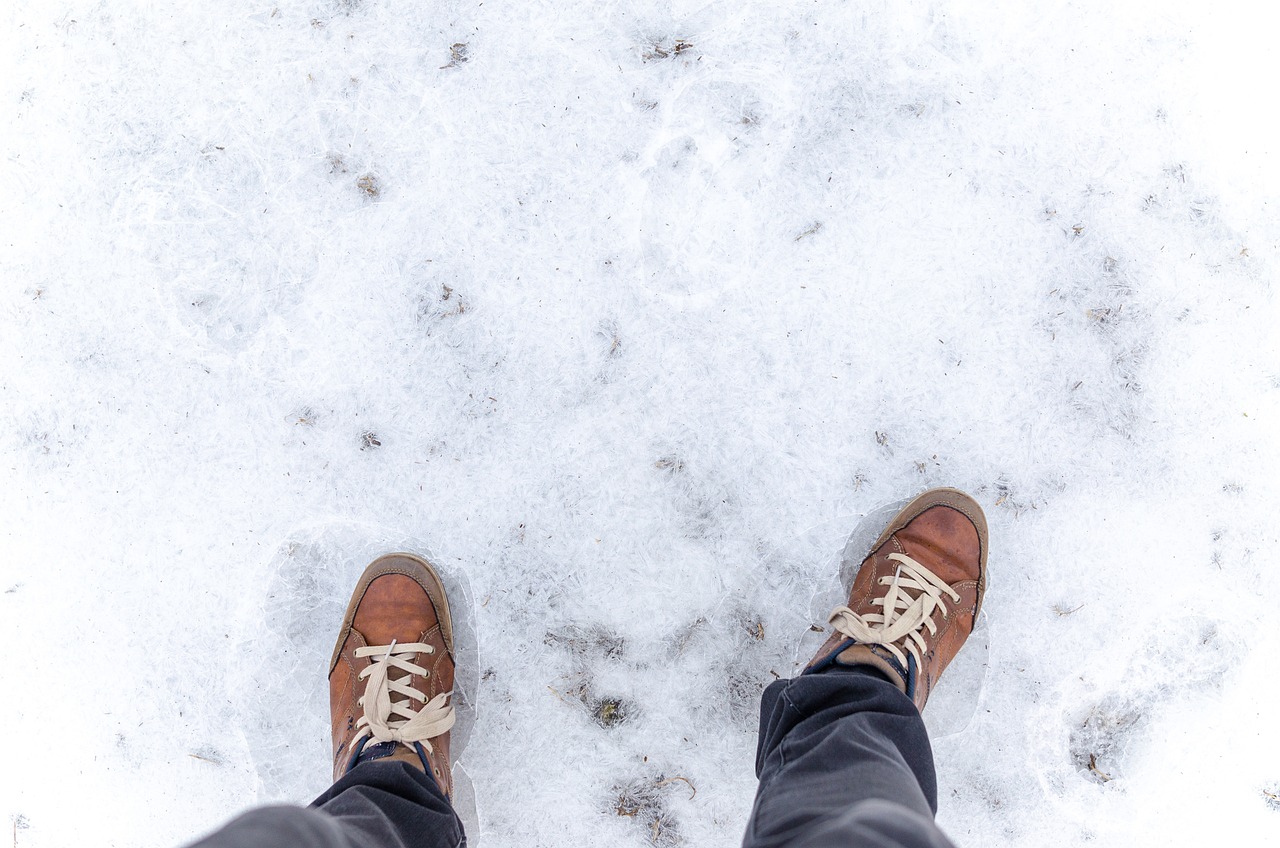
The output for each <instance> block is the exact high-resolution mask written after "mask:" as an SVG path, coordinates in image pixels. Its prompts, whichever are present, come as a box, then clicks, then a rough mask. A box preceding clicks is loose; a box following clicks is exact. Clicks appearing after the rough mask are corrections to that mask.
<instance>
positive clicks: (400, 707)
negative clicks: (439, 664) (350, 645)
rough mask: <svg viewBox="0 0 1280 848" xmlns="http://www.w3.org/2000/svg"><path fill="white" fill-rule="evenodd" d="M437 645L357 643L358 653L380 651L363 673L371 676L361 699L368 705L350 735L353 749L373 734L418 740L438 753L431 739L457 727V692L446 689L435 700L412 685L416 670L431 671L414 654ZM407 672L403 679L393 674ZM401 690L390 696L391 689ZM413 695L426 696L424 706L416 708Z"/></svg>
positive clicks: (422, 699)
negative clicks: (454, 694)
mask: <svg viewBox="0 0 1280 848" xmlns="http://www.w3.org/2000/svg"><path fill="white" fill-rule="evenodd" d="M433 653H435V648H433V647H431V646H430V645H428V644H426V643H424V642H406V643H405V644H403V645H399V644H397V643H395V642H392V643H391V644H390V645H380V646H377V645H369V646H367V647H364V648H356V651H355V655H356V657H376V658H377V659H375V660H374V661H373V663H372V664H370V665H369V667H368V668H366V669H365V670H364V671H362V672H360V676H359V679H360V680H364V679H365V678H368V680H369V682H368V683H366V684H365V687H364V695H363V696H361V698H360V700H359V701H358V702H357V705H358V706H362V707H364V715H362V716H361V717H360V719H359V720H358V721H357V722H356V728H357V729H358V730H359V732H358V733H357V734H356V736H355V738H354V739H352V740H351V748H350V750H353V751H354V750H355V747H356V745H357V744H359V742H360V740H361V739H365V738H368V737H372V738H373V740H374V741H375V742H400V743H403V744H405V745H408V746H410V747H413V743H414V742H421V743H422V744H423V745H424V746H425V747H426V749H427V751H428V752H431V753H434V751H435V749H434V748H432V747H431V743H430V742H428V741H427V740H428V739H434V738H435V737H437V736H440V735H441V734H443V733H447V732H448V731H449V728H451V727H453V723H454V721H455V719H456V716H455V715H454V712H453V706H452V705H451V704H450V703H449V695H450V694H452V693H449V692H441V693H440V694H439V695H436V696H435V697H434V698H432V699H431V700H430V701H428V700H427V696H426V695H424V694H422V693H421V692H419V691H418V690H417V689H414V688H413V687H412V686H410V685H409V683H410V681H412V679H413V678H412V677H411V675H414V674H420V675H422V676H423V677H429V676H430V675H431V672H429V671H427V669H425V668H422V667H421V666H419V665H415V664H414V663H413V662H412V659H413V658H414V657H416V656H417V655H418V654H433ZM393 668H395V669H399V670H400V671H404V672H407V674H405V675H404V676H402V677H401V678H400V679H398V680H392V679H391V678H390V676H389V672H390V671H391V669H393ZM393 693H394V694H396V695H399V696H401V697H399V698H398V699H397V700H395V701H393V700H391V696H392V694H393ZM414 701H420V702H422V706H421V707H419V708H418V709H416V710H415V709H414V708H413V706H414Z"/></svg>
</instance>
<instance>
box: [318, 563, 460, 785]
mask: <svg viewBox="0 0 1280 848" xmlns="http://www.w3.org/2000/svg"><path fill="white" fill-rule="evenodd" d="M453 671H454V669H453V619H452V618H450V616H449V601H448V599H447V598H446V597H445V593H444V586H443V585H442V584H441V582H440V578H439V576H437V575H436V572H435V569H433V568H432V567H431V565H430V563H428V562H427V561H426V560H424V559H421V558H419V557H416V556H414V555H413V554H403V553H401V554H387V555H386V556H383V557H379V558H378V559H376V560H374V561H373V562H372V563H371V564H370V565H369V567H368V568H366V569H365V570H364V574H363V575H361V577H360V582H359V583H357V584H356V589H355V592H354V593H353V594H352V596H351V603H350V604H349V605H348V606H347V615H346V618H345V619H344V620H343V622H342V629H341V630H340V631H339V632H338V644H337V646H336V647H335V648H334V649H333V659H332V660H331V661H330V663H329V709H330V716H331V718H332V721H333V779H334V780H335V781H336V780H337V779H338V778H340V777H341V776H342V775H344V774H346V773H347V772H348V771H350V770H351V769H352V768H353V767H354V766H355V765H356V761H357V760H360V761H364V760H369V759H383V758H390V759H395V760H403V761H404V762H407V763H409V764H411V765H413V766H415V767H417V768H420V769H423V770H424V771H427V772H428V773H430V774H432V775H433V776H434V777H435V780H436V783H437V784H438V785H439V786H440V788H441V789H443V790H444V792H445V794H446V795H448V796H450V797H452V795H453V774H452V772H451V770H450V764H449V729H450V728H451V727H453V722H454V712H453V707H452V705H450V703H449V696H450V694H451V693H452V692H453Z"/></svg>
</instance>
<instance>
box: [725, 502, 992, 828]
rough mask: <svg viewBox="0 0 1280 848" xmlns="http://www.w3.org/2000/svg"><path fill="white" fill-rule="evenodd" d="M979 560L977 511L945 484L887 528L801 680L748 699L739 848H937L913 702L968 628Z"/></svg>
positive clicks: (925, 756)
mask: <svg viewBox="0 0 1280 848" xmlns="http://www.w3.org/2000/svg"><path fill="white" fill-rule="evenodd" d="M986 562H987V524H986V519H985V518H984V516H983V515H982V509H981V507H979V506H978V504H977V503H976V502H974V500H973V499H972V498H970V497H969V496H968V495H965V494H963V493H961V492H958V491H956V490H954V489H934V490H932V491H929V492H925V493H924V494H923V495H920V496H919V497H917V498H916V499H914V500H913V501H911V502H910V503H909V504H907V506H906V507H905V508H904V509H903V510H902V511H901V512H899V513H898V515H897V516H895V517H894V518H893V520H892V521H890V522H889V525H888V526H887V527H886V528H885V529H884V531H883V532H882V533H881V534H880V538H879V539H877V540H876V543H875V545H874V547H873V548H872V550H871V553H870V554H869V555H868V556H867V557H866V559H864V560H863V561H862V563H861V564H860V565H859V567H858V569H857V573H856V575H855V576H854V579H853V585H852V587H851V588H850V591H849V602H848V605H847V606H841V607H837V608H836V609H835V611H833V612H832V614H831V618H830V623H831V624H832V625H833V632H832V633H831V636H830V638H828V639H827V641H826V643H825V644H824V645H823V646H822V647H821V648H819V649H818V653H817V655H816V656H815V657H814V658H813V660H812V661H811V662H810V663H809V666H808V667H807V668H806V670H805V672H804V674H802V675H801V676H800V677H798V678H796V679H794V680H779V681H778V682H776V683H774V684H773V685H771V686H770V687H769V688H768V689H766V690H765V693H764V697H763V698H762V699H761V705H760V741H759V747H758V749H757V754H756V775H757V777H759V779H760V787H759V790H758V792H757V795H756V804H755V809H754V810H753V811H752V814H751V822H750V824H749V825H748V827H747V834H746V837H745V839H744V842H743V844H744V846H745V848H773V846H782V845H789V846H807V847H808V848H827V846H830V848H835V846H853V845H862V846H886V848H888V846H901V847H902V848H925V846H950V845H951V843H950V841H948V840H947V838H946V837H945V836H944V835H943V834H942V832H941V831H940V830H939V829H938V827H937V825H935V824H934V822H933V814H934V813H935V812H936V811H937V807H938V797H937V795H938V790H937V781H936V777H935V774H934V770H933V752H932V749H931V748H930V746H929V737H928V735H927V734H926V733H925V728H924V721H923V720H922V719H921V717H920V710H922V709H923V708H924V705H925V702H926V701H927V700H928V698H929V692H930V690H931V689H932V688H933V685H934V683H935V682H936V681H937V679H938V677H939V676H940V675H941V674H942V672H943V670H944V669H945V668H946V667H947V665H948V664H949V663H950V662H951V660H952V658H954V657H955V655H956V652H958V651H959V650H960V648H961V646H962V645H963V644H964V641H965V639H966V638H967V637H968V635H969V633H970V632H971V631H972V630H973V624H974V620H975V619H976V618H977V615H978V610H979V608H980V607H981V604H982V596H983V592H984V590H985V587H986Z"/></svg>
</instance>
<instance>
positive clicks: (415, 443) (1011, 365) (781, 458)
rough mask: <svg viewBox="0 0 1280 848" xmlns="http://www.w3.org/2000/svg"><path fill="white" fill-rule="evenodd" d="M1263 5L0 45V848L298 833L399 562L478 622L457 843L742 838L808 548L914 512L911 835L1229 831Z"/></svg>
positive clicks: (991, 7)
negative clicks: (918, 522) (934, 671)
mask: <svg viewBox="0 0 1280 848" xmlns="http://www.w3.org/2000/svg"><path fill="white" fill-rule="evenodd" d="M1255 5H1256V4H1248V5H1246V4H1241V5H1232V4H1225V5H1224V4H1190V3H1187V4H1178V3H1172V4H1171V3H1160V4H1154V3H1152V4H1146V3H1137V4H1114V3H1105V2H1102V0H1086V2H1071V3H1047V4H1046V3H1039V4H1025V3H1007V2H994V3H992V2H982V3H977V2H938V3H926V2H919V3H917V2H906V3H870V4H867V3H863V4H853V3H847V2H836V0H830V2H826V1H825V0H824V2H761V3H752V4H742V3H728V2H713V3H705V2H696V3H682V2H671V3H654V2H631V3H625V4H620V3H613V2H608V0H604V2H572V1H570V2H556V3H550V2H545V0H530V2H521V3H497V2H493V0H488V2H484V3H480V2H465V3H464V2H424V3H398V2H390V0H304V1H303V2H281V3H272V2H250V0H227V2H220V3H191V2H183V0H177V2H171V3H160V4H157V3H145V2H133V1H132V0H123V2H97V0H21V2H14V3H9V4H6V5H4V7H3V9H0V115H3V118H4V120H3V127H4V129H3V130H0V139H3V155H2V156H0V221H2V222H3V227H4V232H3V236H2V237H0V280H2V281H3V285H0V515H3V521H0V533H2V534H3V550H4V553H3V556H2V557H0V640H3V644H4V645H5V646H6V649H5V651H4V654H3V660H4V661H3V662H0V691H2V692H3V693H4V695H5V697H3V698H0V720H2V721H0V726H2V727H4V728H5V730H6V732H7V733H8V737H9V738H8V739H7V741H6V744H5V745H4V746H3V753H2V754H0V815H2V816H4V817H5V821H7V822H8V823H9V825H10V829H11V834H5V836H4V838H5V840H6V841H7V842H11V843H12V844H13V845H14V846H15V848H28V846H30V848H52V846H62V845H69V844H83V843H96V844H106V845H128V846H130V847H131V848H135V847H136V846H140V848H150V846H156V848H159V846H170V845H178V844H182V843H183V842H185V841H187V840H189V839H191V838H192V837H194V836H196V835H198V834H199V833H202V832H204V831H206V830H209V829H212V828H214V827H216V826H217V825H219V824H220V823H221V822H223V821H225V820H226V819H227V818H228V817H229V816H231V815H233V814H235V813H237V812H239V811H241V810H243V809H245V808H247V807H249V806H251V805H253V804H256V803H262V802H267V801H275V800H292V801H298V802H306V801H308V800H309V799H310V798H311V797H313V796H314V794H316V793H318V792H319V791H321V790H322V789H323V788H324V787H325V785H326V783H327V776H328V771H329V769H328V765H327V763H328V758H329V754H328V750H327V747H326V745H327V743H326V741H325V737H326V734H327V716H326V715H325V710H326V709H327V705H326V704H325V703H324V698H323V692H324V681H323V674H324V669H325V664H326V663H327V660H328V655H329V651H330V650H331V649H332V639H333V637H334V635H336V634H335V629H336V627H337V626H338V624H339V623H340V620H341V615H342V610H343V608H344V606H345V604H346V601H347V598H348V594H349V591H350V587H351V584H352V583H354V580H355V575H357V574H358V573H359V570H360V568H362V567H363V565H364V562H365V561H367V559H366V558H368V559H371V558H372V557H373V556H374V555H376V553H379V552H381V551H379V550H377V549H378V548H380V547H383V546H387V547H401V546H406V545H409V546H412V547H413V548H414V549H417V550H423V551H429V552H430V553H431V554H432V556H433V557H434V558H435V559H436V560H437V561H438V562H439V563H440V564H441V566H442V568H443V569H444V570H445V571H446V572H447V573H449V574H450V575H453V577H451V579H454V580H455V581H456V583H457V584H458V585H459V586H462V585H469V587H470V590H469V593H470V599H469V600H467V599H465V598H464V599H463V600H462V601H461V602H460V603H461V606H462V607H464V608H466V609H473V610H474V632H475V635H476V647H477V653H476V657H477V659H476V661H475V662H474V663H473V665H472V666H471V669H470V671H467V672H465V673H466V674H467V675H470V676H471V678H472V679H473V680H474V687H475V689H474V692H475V703H476V704H477V705H478V710H477V712H476V716H475V724H474V727H473V728H472V730H471V738H470V741H469V743H468V744H467V746H466V750H465V753H464V755H463V763H464V766H465V770H466V772H467V773H468V774H469V775H470V778H471V781H470V782H471V784H473V785H474V799H475V803H474V807H475V811H476V822H475V823H474V825H473V827H472V828H471V831H470V832H471V836H472V837H473V841H474V842H475V843H476V844H479V845H482V846H484V848H500V847H501V846H515V845H519V846H522V848H527V846H565V845H595V844H602V843H605V842H609V843H612V844H616V845H625V846H641V848H643V846H646V845H651V844H652V845H662V846H667V845H705V846H732V845H736V844H738V842H739V840H740V837H741V833H742V830H743V827H744V825H745V821H746V816H747V814H748V812H749V810H750V805H751V801H752V797H753V792H754V789H755V777H754V772H753V765H754V753H755V752H754V745H755V727H756V710H757V702H758V697H759V693H760V691H761V690H762V689H763V687H764V686H766V685H767V684H768V683H769V682H770V681H772V680H774V679H776V678H778V677H785V676H787V675H789V674H791V673H793V671H794V670H795V668H796V665H797V663H799V662H803V661H804V660H805V659H806V658H807V651H809V650H810V649H811V647H812V646H813V642H814V640H817V639H819V638H820V637H819V634H817V633H815V632H812V631H811V630H810V629H809V628H810V627H811V626H821V625H822V624H823V623H824V621H825V618H826V614H827V612H828V611H829V610H828V609H826V608H825V607H827V606H828V603H829V602H830V600H831V596H832V595H833V594H834V595H835V596H837V597H838V594H839V590H838V589H837V588H836V587H837V586H838V581H839V568H840V561H841V555H842V551H843V549H844V545H845V538H846V537H847V535H848V534H849V533H850V532H851V531H852V530H853V529H854V527H855V526H856V525H857V524H858V522H859V520H860V519H861V517H862V516H864V515H866V514H868V513H871V512H873V511H874V510H876V509H877V508H879V507H881V506H882V505H885V504H890V503H892V502H894V501H896V500H898V499H901V498H905V497H908V496H910V495H912V494H914V493H915V492H918V491H920V490H922V489H924V488H926V487H928V486H935V485H949V486H956V487H959V488H961V489H965V490H967V491H969V492H971V493H972V494H974V495H975V496H976V497H977V498H978V499H979V501H980V502H981V503H982V505H983V507H984V509H985V510H986V512H987V515H988V518H989V521H990V526H991V538H992V555H991V573H990V583H989V589H988V594H987V600H986V604H985V609H986V612H985V616H986V621H985V623H984V625H983V628H982V631H981V633H982V636H981V638H980V639H979V640H977V641H975V642H974V644H973V645H971V646H970V649H967V653H965V654H962V658H961V659H960V660H957V666H956V672H957V673H956V674H955V675H954V677H952V676H951V673H950V672H949V673H948V674H949V677H948V678H947V679H944V681H943V684H940V688H939V690H938V692H937V694H936V696H935V700H931V703H930V705H929V707H928V708H927V709H926V721H927V722H928V723H929V726H930V728H931V730H932V732H933V734H934V752H935V757H936V760H937V765H938V776H939V786H940V804H939V814H938V819H939V822H940V823H941V824H942V826H943V827H944V829H946V830H947V832H948V833H950V834H951V835H952V836H953V837H954V838H955V840H956V841H957V843H958V844H960V845H975V846H976V845H991V846H1023V845H1033V844H1053V845H1062V846H1071V845H1086V844H1088V845H1126V846H1127V845H1133V844H1192V843H1197V842H1207V841H1209V840H1213V841H1214V842H1215V843H1217V842H1220V841H1223V840H1227V841H1229V842H1231V843H1233V844H1239V843H1247V844H1259V843H1260V842H1264V841H1265V840H1266V839H1267V836H1266V835H1267V834H1274V833H1276V832H1278V831H1280V766H1278V765H1277V763H1280V730H1277V727H1278V723H1277V721H1276V710H1275V703H1276V694H1277V693H1276V691H1275V690H1276V683H1275V679H1276V675H1275V673H1274V672H1275V657H1276V656H1277V655H1280V650H1278V649H1280V644H1278V643H1280V635H1278V634H1280V626H1277V624H1280V622H1278V621H1277V613H1276V604H1275V600H1274V599H1275V598H1276V597H1277V595H1278V594H1280V585H1277V583H1278V582H1280V577H1278V576H1277V575H1280V568H1278V567H1277V566H1278V563H1277V557H1276V549H1277V544H1276V543H1277V523H1276V519H1275V516H1276V507H1277V505H1278V504H1280V491H1278V489H1280V484H1278V482H1277V481H1278V480H1280V461H1278V460H1280V438H1278V436H1280V426H1278V422H1280V417H1278V413H1280V351H1278V350H1277V335H1276V327H1277V325H1278V324H1280V320H1278V319H1280V309H1278V308H1277V300H1276V289H1275V282H1274V281H1275V279H1276V267H1277V266H1276V260H1277V253H1276V251H1277V244H1276V241H1277V239H1276V234H1277V233H1278V232H1280V222H1278V221H1277V216H1276V210H1277V203H1276V201H1277V186H1278V185H1280V182H1278V180H1280V167H1277V160H1276V157H1275V156H1274V155H1273V154H1274V143H1275V142H1274V139H1275V138H1276V136H1275V133H1274V129H1273V127H1272V123H1273V121H1274V118H1273V115H1272V111H1273V110H1271V109H1270V108H1268V106H1267V104H1269V103H1270V102H1271V100H1272V99H1273V97H1272V92H1271V90H1270V89H1271V86H1272V84H1273V81H1274V79H1275V77H1276V72H1275V68H1274V62H1275V60H1274V48H1273V45H1272V44H1271V41H1270V39H1271V37H1272V36H1271V34H1272V33H1274V31H1275V24H1276V15H1277V13H1276V12H1275V11H1273V10H1270V9H1266V10H1259V9H1256V8H1255V7H1254V6H1255ZM291 550H292V551H293V552H294V553H293V554H292V555H291V554H290V553H289V551H291ZM458 591H459V593H461V594H463V595H464V596H465V595H466V594H467V593H466V592H464V591H463V590H462V589H461V588H460V589H459V590H458ZM966 667H967V669H968V671H967V672H965V675H967V676H963V675H961V674H960V672H961V671H962V670H964V669H965V668H966ZM946 687H949V688H946ZM467 785H468V784H467V783H466V782H465V781H464V783H463V786H464V787H465V786H467Z"/></svg>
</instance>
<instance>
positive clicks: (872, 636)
mask: <svg viewBox="0 0 1280 848" xmlns="http://www.w3.org/2000/svg"><path fill="white" fill-rule="evenodd" d="M889 559H891V560H893V561H895V562H897V563H898V568H897V570H895V571H894V573H893V576H891V577H890V576H887V575H886V576H884V577H881V578H880V580H879V581H878V582H879V584H880V585H881V586H887V587H889V588H888V590H887V591H886V592H885V593H884V595H883V596H881V597H879V598H874V599H873V600H872V601H871V603H872V604H873V605H877V606H879V607H880V608H881V610H882V611H881V612H878V613H875V612H869V613H865V614H862V615H859V614H858V613H856V612H854V611H853V610H851V609H849V608H848V607H836V608H835V610H833V611H832V613H831V618H830V619H829V621H830V623H831V624H832V626H834V627H835V629H836V630H838V631H839V632H840V633H842V634H844V635H845V636H846V637H848V638H850V639H853V640H854V641H856V642H859V643H862V644H864V645H881V646H883V647H885V648H887V649H888V650H889V651H890V652H892V653H893V655H894V656H895V657H897V658H898V661H899V662H901V663H902V664H903V666H904V667H905V666H906V665H907V655H906V654H904V653H903V652H902V648H900V647H899V646H898V644H897V643H899V642H902V643H903V645H905V647H906V649H907V651H908V652H910V653H911V655H912V656H914V657H915V658H916V668H920V667H921V666H922V665H923V662H922V657H921V652H922V651H924V650H925V648H926V646H925V641H924V636H923V633H922V630H924V629H927V630H928V631H929V635H930V636H932V635H933V634H935V633H937V632H938V626H937V625H936V624H935V623H934V621H933V615H934V613H936V612H939V611H941V612H942V616H943V618H946V615H947V605H946V602H945V601H943V595H944V594H945V595H946V596H947V597H949V598H951V600H952V602H953V603H959V601H960V593H959V592H956V591H955V590H954V589H952V588H951V587H950V586H948V585H947V584H946V583H945V582H943V581H942V579H941V578H940V577H938V576H937V575H936V574H934V573H933V572H932V571H930V570H929V569H927V568H925V567H924V566H923V565H921V564H920V563H918V562H916V561H915V560H914V559H912V558H911V557H909V556H907V555H906V554H889ZM911 593H918V594H916V595H914V597H913V596H912V594H911Z"/></svg>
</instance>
